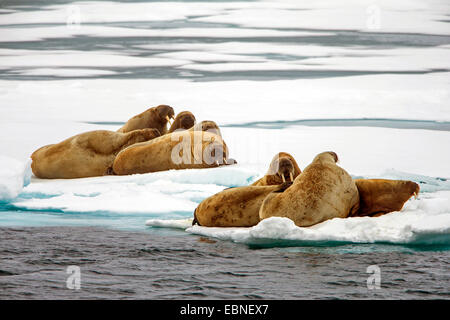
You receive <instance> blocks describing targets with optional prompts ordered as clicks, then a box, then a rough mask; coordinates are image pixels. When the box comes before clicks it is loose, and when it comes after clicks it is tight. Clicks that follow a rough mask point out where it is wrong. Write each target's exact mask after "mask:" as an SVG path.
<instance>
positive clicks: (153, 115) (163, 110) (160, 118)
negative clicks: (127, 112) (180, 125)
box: [117, 104, 175, 135]
mask: <svg viewBox="0 0 450 320" xmlns="http://www.w3.org/2000/svg"><path fill="white" fill-rule="evenodd" d="M174 115H175V112H174V111H173V108H172V107H170V106H168V105H164V104H162V105H159V106H157V107H153V108H150V109H147V110H145V111H144V112H142V113H140V114H138V115H135V116H134V117H132V118H131V119H129V120H128V121H127V122H126V123H125V124H124V125H123V126H122V128H120V129H119V130H117V132H123V133H125V132H130V131H133V130H137V129H145V128H154V129H158V131H159V133H160V134H161V135H164V134H166V133H167V131H168V130H167V123H168V122H169V120H170V119H173V117H174Z"/></svg>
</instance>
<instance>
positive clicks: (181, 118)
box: [169, 111, 196, 132]
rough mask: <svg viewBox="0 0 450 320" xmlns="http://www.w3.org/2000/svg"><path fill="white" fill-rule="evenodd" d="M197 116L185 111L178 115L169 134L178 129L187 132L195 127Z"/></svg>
mask: <svg viewBox="0 0 450 320" xmlns="http://www.w3.org/2000/svg"><path fill="white" fill-rule="evenodd" d="M195 122H196V120H195V116H194V115H193V114H192V113H191V112H189V111H183V112H180V113H179V114H177V116H176V117H175V120H174V121H173V123H172V125H171V126H170V129H169V132H174V131H175V130H177V129H183V130H187V129H190V128H192V127H193V126H194V125H195Z"/></svg>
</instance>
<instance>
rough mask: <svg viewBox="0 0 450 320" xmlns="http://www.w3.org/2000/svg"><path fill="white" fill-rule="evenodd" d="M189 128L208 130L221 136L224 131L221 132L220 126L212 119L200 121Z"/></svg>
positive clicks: (192, 129)
mask: <svg viewBox="0 0 450 320" xmlns="http://www.w3.org/2000/svg"><path fill="white" fill-rule="evenodd" d="M189 130H191V131H207V132H210V133H214V134H216V135H218V136H219V137H222V133H221V132H220V129H219V126H218V125H217V123H215V122H214V121H211V120H203V121H202V122H200V123H197V124H195V125H194V126H193V127H192V128H190V129H189Z"/></svg>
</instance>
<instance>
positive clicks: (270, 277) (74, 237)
mask: <svg viewBox="0 0 450 320" xmlns="http://www.w3.org/2000/svg"><path fill="white" fill-rule="evenodd" d="M0 232H1V234H2V241H1V242H0V254H1V257H2V262H1V267H0V268H1V269H0V288H1V290H0V298H1V299H23V298H26V299H42V298H45V299H53V298H58V299H105V298H106V299H208V298H209V299H448V298H449V297H450V292H449V287H450V280H449V277H448V268H449V261H448V258H449V256H448V251H437V250H436V249H434V250H432V251H416V250H413V249H410V248H398V247H394V248H392V247H390V246H383V245H379V246H378V247H377V250H376V251H375V252H373V249H372V248H371V246H370V245H369V246H368V245H358V246H355V245H346V246H339V247H303V248H272V249H263V250H251V249H249V248H248V247H246V246H245V245H236V244H233V243H230V242H224V241H215V240H211V239H207V238H202V237H197V236H189V237H186V236H179V235H178V236H177V235H176V234H173V235H164V234H158V233H157V232H148V233H146V232H125V231H117V230H110V229H99V228H85V227H83V228H69V227H60V228H53V227H39V228H1V229H0ZM367 251H368V252H367ZM71 265H76V266H79V267H80V272H81V288H80V290H69V289H67V287H66V280H67V277H68V274H67V273H66V269H67V267H68V266H71ZM370 265H377V266H379V267H380V270H381V284H380V289H371V290H369V289H368V287H367V278H368V277H369V276H370V275H371V274H368V273H366V270H367V267H368V266H370Z"/></svg>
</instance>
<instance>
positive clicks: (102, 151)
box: [31, 129, 160, 179]
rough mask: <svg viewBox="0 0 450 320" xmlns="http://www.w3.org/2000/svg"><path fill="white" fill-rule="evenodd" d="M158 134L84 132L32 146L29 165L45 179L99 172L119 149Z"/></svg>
mask: <svg viewBox="0 0 450 320" xmlns="http://www.w3.org/2000/svg"><path fill="white" fill-rule="evenodd" d="M159 136H160V133H159V131H158V130H157V129H141V130H134V131H131V132H127V133H121V132H114V131H107V130H96V131H90V132H85V133H82V134H78V135H76V136H73V137H71V138H68V139H66V140H64V141H62V142H60V143H57V144H52V145H48V146H45V147H42V148H40V149H38V150H36V151H35V152H34V153H33V154H32V155H31V159H32V163H31V169H32V171H33V174H34V175H35V176H36V177H38V178H45V179H73V178H86V177H95V176H103V175H105V174H108V173H109V169H110V168H111V166H112V164H113V162H114V158H115V157H116V155H117V154H118V153H119V152H120V151H121V150H122V149H124V148H126V147H128V146H130V145H132V144H134V143H138V142H143V141H148V140H151V139H154V138H156V137H159Z"/></svg>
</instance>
